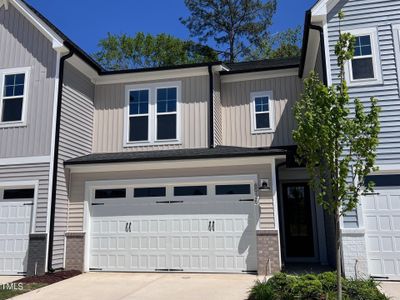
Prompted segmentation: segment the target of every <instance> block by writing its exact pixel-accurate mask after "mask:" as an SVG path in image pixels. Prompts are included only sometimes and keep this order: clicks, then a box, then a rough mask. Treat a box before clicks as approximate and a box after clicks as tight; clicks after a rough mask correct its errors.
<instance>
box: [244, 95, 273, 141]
mask: <svg viewBox="0 0 400 300" xmlns="http://www.w3.org/2000/svg"><path fill="white" fill-rule="evenodd" d="M259 97H268V108H269V112H268V113H269V126H270V127H269V128H257V119H256V115H257V114H258V113H257V111H256V98H259ZM273 98H274V95H273V92H272V91H263V92H253V93H251V94H250V100H251V102H250V106H251V133H252V134H259V133H273V132H275V107H274V102H273ZM259 113H263V114H264V113H266V112H259Z"/></svg>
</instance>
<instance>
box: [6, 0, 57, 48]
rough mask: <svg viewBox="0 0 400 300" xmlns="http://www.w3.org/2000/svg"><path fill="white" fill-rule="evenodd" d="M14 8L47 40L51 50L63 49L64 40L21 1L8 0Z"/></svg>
mask: <svg viewBox="0 0 400 300" xmlns="http://www.w3.org/2000/svg"><path fill="white" fill-rule="evenodd" d="M10 1H11V3H12V4H13V5H14V7H15V8H16V9H17V10H18V11H19V12H20V13H21V14H22V15H24V16H25V17H26V18H27V19H28V20H29V21H30V22H31V23H32V24H33V25H34V26H35V27H36V28H37V29H38V30H39V31H40V32H41V33H42V34H43V35H44V36H45V37H46V38H48V39H49V40H50V41H51V42H52V45H53V49H55V50H62V49H64V45H63V42H64V40H63V39H62V38H61V37H60V36H59V35H58V34H56V33H55V31H54V30H52V29H51V28H50V27H49V26H48V25H47V24H46V23H45V22H43V20H41V19H40V18H39V17H38V16H37V15H36V14H35V13H33V12H32V11H31V10H30V9H29V8H28V7H27V6H26V5H25V4H24V3H23V2H22V1H20V0H10Z"/></svg>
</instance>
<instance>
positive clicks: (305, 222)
mask: <svg viewBox="0 0 400 300" xmlns="http://www.w3.org/2000/svg"><path fill="white" fill-rule="evenodd" d="M282 188H283V213H284V226H285V228H284V232H285V246H286V247H285V248H286V258H287V259H290V258H313V257H314V256H315V253H314V236H313V227H312V225H313V222H312V213H311V199H310V189H309V186H308V184H307V183H290V184H284V185H283V186H282Z"/></svg>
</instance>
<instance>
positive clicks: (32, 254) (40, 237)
mask: <svg viewBox="0 0 400 300" xmlns="http://www.w3.org/2000/svg"><path fill="white" fill-rule="evenodd" d="M46 252H47V234H46V233H31V234H30V235H29V248H28V261H27V271H26V274H27V275H28V276H33V275H43V274H44V273H45V272H46V270H45V266H46Z"/></svg>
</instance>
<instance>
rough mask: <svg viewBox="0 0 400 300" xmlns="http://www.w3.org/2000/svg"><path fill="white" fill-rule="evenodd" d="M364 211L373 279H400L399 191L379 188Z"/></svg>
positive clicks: (367, 198)
mask: <svg viewBox="0 0 400 300" xmlns="http://www.w3.org/2000/svg"><path fill="white" fill-rule="evenodd" d="M363 210H364V218H365V220H364V222H365V227H366V240H367V241H366V242H367V251H368V253H367V254H368V268H369V272H370V274H371V276H375V277H381V278H382V279H400V188H377V189H376V194H375V195H369V196H366V197H365V198H364V201H363Z"/></svg>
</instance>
